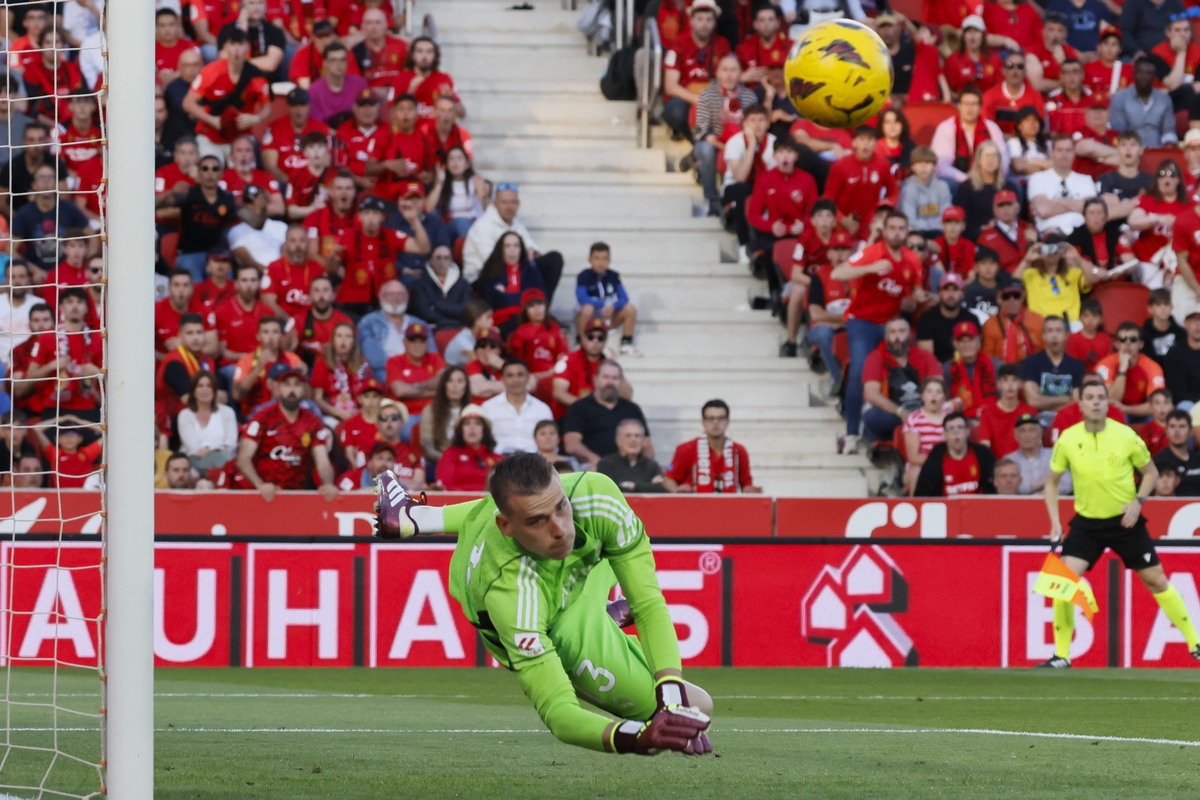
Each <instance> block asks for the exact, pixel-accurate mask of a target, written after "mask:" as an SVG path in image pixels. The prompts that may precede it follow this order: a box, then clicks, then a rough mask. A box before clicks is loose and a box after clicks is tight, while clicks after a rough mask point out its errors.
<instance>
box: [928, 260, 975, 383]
mask: <svg viewBox="0 0 1200 800" xmlns="http://www.w3.org/2000/svg"><path fill="white" fill-rule="evenodd" d="M962 323H970V324H971V325H974V324H975V317H974V315H973V314H971V312H970V311H968V310H967V309H966V308H964V307H963V279H962V276H960V275H957V274H955V273H953V272H950V273H947V274H946V275H944V276H942V280H941V282H940V283H938V304H937V306H936V307H935V308H931V309H929V310H928V311H926V312H925V313H923V314H922V315H921V317H920V319H918V320H917V346H918V347H920V348H922V349H924V350H927V351H928V352H930V353H933V355H934V357H936V358H937V360H938V361H940V362H942V363H943V364H944V363H946V362H947V361H949V360H950V359H951V358H953V357H954V340H955V339H956V338H957V336H958V326H959V325H961V324H962Z"/></svg>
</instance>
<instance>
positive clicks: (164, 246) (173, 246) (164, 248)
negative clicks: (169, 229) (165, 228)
mask: <svg viewBox="0 0 1200 800" xmlns="http://www.w3.org/2000/svg"><path fill="white" fill-rule="evenodd" d="M158 252H159V253H161V254H162V257H163V261H166V262H167V266H169V267H171V269H174V268H175V257H176V256H178V255H179V234H178V233H166V234H163V237H162V238H161V239H159V240H158Z"/></svg>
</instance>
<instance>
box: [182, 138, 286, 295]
mask: <svg viewBox="0 0 1200 800" xmlns="http://www.w3.org/2000/svg"><path fill="white" fill-rule="evenodd" d="M198 170H199V171H198V172H197V178H196V185H195V186H193V187H191V188H190V189H188V191H187V194H186V195H184V198H183V204H182V205H181V206H180V209H179V255H178V256H176V257H175V266H176V267H177V268H179V269H186V270H187V271H188V272H190V273H191V274H192V281H193V282H195V283H199V282H200V281H202V280H204V267H205V264H206V263H207V262H208V254H209V253H214V252H218V251H224V250H227V249H228V246H227V245H226V243H225V232H226V231H227V230H228V229H229V227H230V226H232V225H233V224H234V223H235V222H236V221H237V213H238V207H237V202H236V201H234V199H233V195H231V194H230V193H229V192H227V191H225V190H224V189H222V188H221V187H220V181H221V171H222V170H221V159H220V158H218V157H217V156H215V155H205V156H202V157H201V158H200V166H199V167H198ZM263 208H264V209H265V208H266V203H265V201H264V203H263Z"/></svg>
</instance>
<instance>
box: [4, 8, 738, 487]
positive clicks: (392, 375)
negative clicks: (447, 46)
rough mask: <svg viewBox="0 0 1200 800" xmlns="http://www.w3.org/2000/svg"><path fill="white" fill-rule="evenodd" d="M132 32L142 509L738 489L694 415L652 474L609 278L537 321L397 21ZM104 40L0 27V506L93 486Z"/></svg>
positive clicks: (628, 343) (68, 22)
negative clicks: (146, 305) (147, 484)
mask: <svg viewBox="0 0 1200 800" xmlns="http://www.w3.org/2000/svg"><path fill="white" fill-rule="evenodd" d="M156 5H157V9H156V12H155V30H156V47H155V56H154V57H155V66H156V79H157V80H156V85H155V87H154V91H155V131H154V141H155V152H154V154H153V157H154V159H155V168H156V173H155V184H156V185H155V197H154V211H153V213H154V215H155V223H156V229H157V254H158V263H157V265H156V273H157V280H158V282H159V285H158V288H159V296H160V298H161V299H159V300H158V302H157V305H156V307H155V309H154V317H155V351H156V354H155V359H156V361H155V364H154V365H150V364H147V365H146V369H147V370H150V369H151V368H153V369H154V370H155V371H154V373H153V374H154V392H155V418H154V426H155V436H156V442H157V454H156V458H157V465H158V471H157V476H156V478H157V485H158V487H159V488H170V489H198V490H210V491H211V490H216V489H221V488H234V489H253V490H257V491H258V492H260V493H261V494H262V495H263V496H264V497H265V498H267V499H268V500H270V499H272V498H273V497H274V495H275V493H276V492H277V491H279V490H291V489H315V490H317V491H319V492H321V493H322V494H324V495H325V496H326V497H327V498H329V499H332V498H333V497H334V496H336V495H337V494H338V493H339V492H346V491H356V490H363V489H368V488H370V487H371V486H372V479H373V478H374V477H375V476H377V475H378V474H379V473H380V472H382V471H383V470H385V469H394V470H395V471H396V472H397V474H398V475H400V477H401V478H402V479H404V480H405V482H406V484H407V485H408V486H409V487H410V489H412V490H413V491H421V490H425V489H431V490H436V489H446V490H459V491H478V490H482V489H483V488H484V486H485V480H486V477H487V475H488V472H489V470H490V469H491V467H493V466H494V465H495V464H496V463H498V462H499V460H500V459H502V458H503V457H504V456H506V455H507V454H509V453H513V452H517V451H529V452H538V453H541V454H543V455H544V456H545V457H546V458H547V459H548V460H550V461H551V462H553V463H554V465H555V466H556V467H557V468H559V469H560V470H561V471H572V470H577V469H581V468H582V469H588V470H596V469H598V470H600V471H603V472H606V473H608V474H611V475H612V476H613V477H614V478H615V479H616V480H618V482H619V483H621V484H622V486H624V487H625V488H626V489H629V490H631V491H673V492H689V491H690V492H736V491H758V488H757V487H756V486H755V485H754V483H753V480H752V478H751V475H750V463H749V455H748V454H747V452H746V450H745V448H744V447H743V446H742V445H740V444H737V443H736V442H734V441H733V440H732V439H730V438H728V437H727V436H725V429H726V427H727V426H728V424H729V408H728V406H727V405H726V404H725V403H724V402H722V401H719V400H716V401H712V402H710V403H708V404H706V405H705V406H704V408H703V409H702V412H701V416H702V424H703V428H704V435H702V436H699V437H697V438H696V439H692V440H689V441H686V442H683V443H681V444H680V445H679V447H678V449H677V450H676V452H675V454H674V457H673V459H672V460H671V462H669V463H668V464H667V465H666V467H665V468H664V467H661V466H659V464H658V462H657V461H656V460H655V448H654V444H653V443H652V440H651V438H650V430H649V427H648V425H647V424H646V420H645V417H644V415H643V413H642V411H641V409H640V408H639V407H638V406H637V404H635V403H634V402H632V400H631V397H632V387H631V386H630V385H629V382H628V381H626V380H625V376H624V372H623V370H622V368H621V364H620V363H619V361H618V360H617V358H628V357H636V356H638V355H640V353H639V352H638V350H637V348H636V347H635V345H634V336H635V333H636V326H637V309H636V306H635V304H634V303H633V302H632V301H631V299H630V297H629V295H628V293H627V292H626V290H625V287H624V286H623V284H622V282H621V278H620V276H619V274H618V273H617V272H616V271H615V270H613V269H612V268H611V263H612V261H613V260H614V254H613V253H612V252H611V250H610V248H609V247H608V245H606V244H605V243H603V242H596V243H595V244H593V245H592V246H591V248H590V252H588V253H568V254H565V255H566V257H569V258H574V259H578V260H579V261H580V262H582V261H583V260H584V259H585V258H586V260H587V267H586V268H585V269H583V270H582V271H581V272H580V273H579V275H578V277H577V280H576V284H575V286H574V287H573V288H574V300H575V303H574V307H575V311H574V314H573V317H572V318H571V319H565V320H562V321H559V320H556V319H554V318H553V317H552V316H551V314H550V308H551V304H552V300H553V298H554V297H555V294H556V292H557V291H559V287H558V284H559V282H560V279H561V277H562V273H563V267H564V254H560V253H557V252H553V251H545V250H543V249H542V247H541V246H540V244H539V243H537V242H536V241H535V240H534V238H533V237H532V236H531V235H530V233H529V231H528V229H527V228H526V226H525V224H524V223H523V221H522V218H521V216H520V204H521V200H520V190H519V188H518V186H517V185H515V184H513V183H510V182H505V181H503V180H498V181H492V180H489V179H488V178H487V177H485V176H483V175H481V174H479V173H477V172H476V171H475V169H474V166H473V157H474V147H473V143H472V138H471V134H470V133H469V131H468V129H467V127H465V125H466V121H467V113H468V109H467V108H466V107H465V106H464V104H463V102H462V99H461V98H460V96H459V94H458V93H457V91H456V89H455V82H454V79H453V77H452V76H451V75H449V74H447V73H446V72H444V71H442V68H441V55H442V54H441V50H440V47H439V45H438V43H437V42H436V41H434V40H433V39H432V38H429V37H427V36H417V37H413V38H409V37H406V36H402V35H400V33H401V31H402V30H403V23H404V19H403V7H402V6H400V5H398V4H395V3H393V2H391V1H390V0H365V2H356V1H354V0H328V2H325V0H317V1H316V2H304V3H285V2H281V0H240V2H233V3H229V2H223V1H218V0H190V1H189V0H185V2H184V3H183V4H182V6H181V5H180V3H179V0H160V1H159V2H158V3H157V4H156ZM103 12H104V0H70V1H69V2H59V3H24V4H7V5H6V6H5V10H4V14H0V20H3V21H4V25H5V28H4V30H3V31H0V38H2V39H3V40H4V51H5V59H6V65H7V69H6V70H5V74H4V76H3V78H2V79H0V92H3V93H4V96H3V97H0V115H3V116H4V119H0V136H3V137H5V138H4V141H0V159H2V160H3V162H5V163H4V164H3V165H0V166H3V167H4V168H2V169H0V174H3V175H4V176H5V177H4V182H5V189H4V192H3V195H2V197H3V204H2V207H0V225H3V226H4V234H5V238H6V239H7V240H8V241H6V242H5V245H6V246H5V248H4V251H5V252H4V256H3V265H4V270H3V272H4V283H5V291H3V292H2V293H0V334H3V335H2V336H0V369H2V372H0V379H3V381H4V384H3V388H4V389H5V391H4V392H3V393H2V394H0V403H2V408H0V413H3V414H4V417H3V421H2V425H0V431H2V436H0V448H3V450H6V451H7V454H6V453H5V452H2V451H0V465H3V467H2V468H3V471H4V473H5V474H4V480H5V481H7V482H10V483H11V484H12V485H15V486H20V487H26V488H38V487H51V486H55V487H59V488H79V487H91V486H95V485H98V481H99V475H98V472H99V467H98V462H99V459H100V457H101V450H102V443H101V441H100V439H99V428H100V423H101V413H102V412H101V406H100V403H101V392H100V388H101V387H100V382H101V380H102V376H103V374H104V373H103V370H104V363H103V358H104V352H103V347H102V336H101V327H102V325H101V321H102V320H103V318H104V315H105V313H106V308H105V303H104V285H103V278H104V260H103V257H102V255H101V237H100V235H99V231H100V227H101V211H102V203H103V201H104V197H103V194H104V192H103V188H104V166H103V158H102V156H103V154H102V150H101V147H102V139H103V134H102V133H101V128H102V116H103V104H102V103H100V102H98V101H97V99H98V98H101V99H102V98H103V92H102V86H101V80H102V76H101V70H100V69H97V65H96V63H95V62H96V59H97V58H98V57H99V47H98V43H99V41H100V38H99V34H100V25H101V24H103V20H104V19H105V15H104V13H103ZM110 19H111V20H112V21H113V22H117V20H116V19H115V18H110ZM147 57H148V55H147ZM147 91H149V87H147ZM147 157H150V154H147ZM10 231H11V233H9V232H10ZM618 257H619V255H618ZM610 331H611V332H612V333H613V339H614V344H613V345H612V347H610V346H609V334H610ZM618 336H619V340H618ZM618 341H619V343H618ZM109 355H110V357H113V358H119V357H120V355H119V354H115V353H114V354H109ZM149 424H150V422H149V420H147V426H148V425H149ZM147 457H149V454H147Z"/></svg>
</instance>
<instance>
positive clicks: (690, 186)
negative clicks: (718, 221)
mask: <svg viewBox="0 0 1200 800" xmlns="http://www.w3.org/2000/svg"><path fill="white" fill-rule="evenodd" d="M487 177H488V178H489V179H491V180H493V181H511V182H513V183H516V184H518V185H520V186H521V187H525V186H574V187H576V188H578V189H579V190H580V191H581V192H587V191H589V190H591V189H592V188H595V187H601V186H609V187H611V186H625V187H628V189H629V191H630V192H631V193H632V192H635V191H641V189H642V188H643V187H647V186H649V187H655V188H660V187H661V188H677V189H679V188H682V189H686V190H688V191H691V192H693V193H694V196H695V197H696V198H700V197H702V196H703V195H702V194H701V192H700V187H699V186H697V185H696V182H695V181H694V180H692V177H691V176H690V175H682V174H680V173H678V172H588V171H585V170H546V169H530V168H527V167H517V166H506V167H497V168H496V172H495V173H494V174H491V175H488V176H487ZM527 224H528V223H527Z"/></svg>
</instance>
